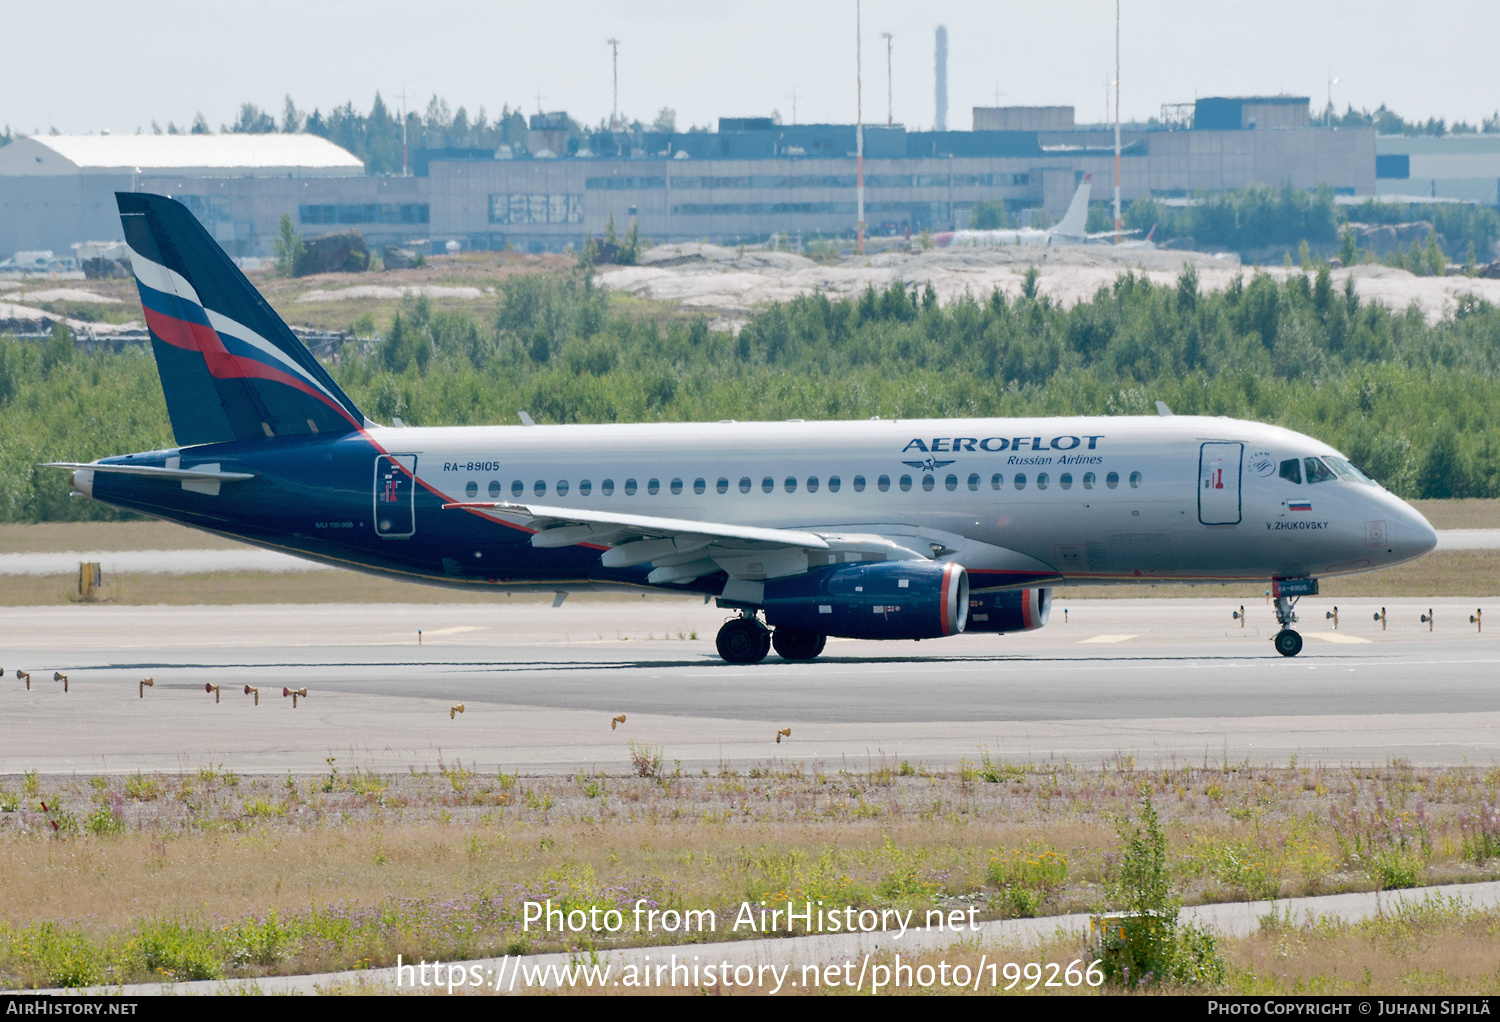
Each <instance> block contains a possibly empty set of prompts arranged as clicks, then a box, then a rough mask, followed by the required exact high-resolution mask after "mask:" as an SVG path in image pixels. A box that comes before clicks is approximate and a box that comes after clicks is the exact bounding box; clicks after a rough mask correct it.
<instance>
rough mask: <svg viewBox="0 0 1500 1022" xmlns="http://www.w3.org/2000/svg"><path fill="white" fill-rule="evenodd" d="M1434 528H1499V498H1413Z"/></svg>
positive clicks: (1413, 502) (1413, 504) (1414, 505)
mask: <svg viewBox="0 0 1500 1022" xmlns="http://www.w3.org/2000/svg"><path fill="white" fill-rule="evenodd" d="M1410 504H1411V506H1412V507H1414V508H1416V509H1417V510H1418V511H1420V512H1422V514H1423V515H1425V516H1426V518H1427V520H1428V521H1429V522H1431V523H1432V527H1433V528H1434V529H1500V500H1497V499H1496V498H1494V497H1465V498H1461V499H1459V500H1413V501H1410Z"/></svg>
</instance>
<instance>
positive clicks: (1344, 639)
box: [1302, 632, 1375, 645]
mask: <svg viewBox="0 0 1500 1022" xmlns="http://www.w3.org/2000/svg"><path fill="white" fill-rule="evenodd" d="M1302 637H1303V638H1304V639H1321V640H1323V641H1324V642H1336V643H1341V644H1345V645H1350V644H1353V643H1356V642H1374V641H1375V640H1374V639H1364V638H1361V637H1359V636H1358V635H1344V634H1343V633H1341V632H1309V633H1308V634H1305V635H1303V636H1302Z"/></svg>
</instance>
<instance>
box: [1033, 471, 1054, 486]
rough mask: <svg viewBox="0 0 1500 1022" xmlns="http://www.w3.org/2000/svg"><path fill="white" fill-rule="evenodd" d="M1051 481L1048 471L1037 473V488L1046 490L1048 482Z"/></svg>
mask: <svg viewBox="0 0 1500 1022" xmlns="http://www.w3.org/2000/svg"><path fill="white" fill-rule="evenodd" d="M1049 482H1051V480H1050V479H1048V478H1047V473H1045V472H1038V473H1037V477H1036V488H1037V489H1039V490H1045V489H1046V488H1047V484H1048V483H1049Z"/></svg>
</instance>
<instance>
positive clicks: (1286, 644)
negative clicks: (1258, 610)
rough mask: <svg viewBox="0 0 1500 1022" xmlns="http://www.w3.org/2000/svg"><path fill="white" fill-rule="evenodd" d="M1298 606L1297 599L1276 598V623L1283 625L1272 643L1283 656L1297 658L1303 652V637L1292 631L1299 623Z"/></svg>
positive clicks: (1288, 597)
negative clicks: (1296, 608)
mask: <svg viewBox="0 0 1500 1022" xmlns="http://www.w3.org/2000/svg"><path fill="white" fill-rule="evenodd" d="M1296 606H1297V598H1296V597H1291V596H1277V597H1276V622H1277V624H1279V625H1281V631H1279V632H1277V633H1276V637H1275V638H1274V639H1272V640H1271V642H1272V643H1273V644H1274V645H1275V646H1276V652H1278V653H1280V654H1281V655H1282V656H1296V655H1297V654H1298V653H1301V652H1302V636H1301V635H1298V634H1297V633H1296V632H1294V631H1292V625H1293V624H1295V623H1296V621H1297V614H1296V612H1295V610H1294V608H1295V607H1296Z"/></svg>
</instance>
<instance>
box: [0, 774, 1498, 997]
mask: <svg viewBox="0 0 1500 1022" xmlns="http://www.w3.org/2000/svg"><path fill="white" fill-rule="evenodd" d="M646 751H647V752H652V753H659V750H646ZM654 758H655V756H648V757H646V758H645V762H647V763H648V765H649V764H650V763H651V762H652V761H653V759H654ZM668 762H670V760H668ZM336 766H337V763H336V762H335V763H332V764H330V772H329V774H328V775H327V776H324V777H315V778H300V779H299V778H293V777H235V776H234V775H232V774H228V773H224V772H220V771H216V770H213V769H204V770H200V771H198V772H196V773H187V774H180V775H166V774H163V775H147V776H139V775H134V776H129V777H98V778H87V779H85V778H76V777H36V776H34V775H28V776H26V777H7V778H0V983H3V982H4V981H5V980H6V978H7V975H8V976H9V977H10V979H11V980H12V981H20V982H33V981H35V982H42V980H43V979H44V978H45V977H44V976H43V972H45V970H46V969H47V968H52V969H54V970H55V969H59V968H62V966H59V965H57V964H56V962H55V961H54V959H55V958H56V955H53V957H51V958H49V957H47V956H46V955H40V954H39V955H37V956H34V957H35V959H36V960H32V959H26V960H24V961H23V960H22V959H21V958H20V957H18V956H19V955H20V954H21V952H20V951H19V950H18V949H19V948H23V947H31V946H33V945H37V944H39V943H45V941H42V939H41V937H40V936H38V935H39V934H44V931H45V934H50V935H51V936H48V937H47V939H48V940H51V941H52V943H53V944H56V943H58V940H60V939H61V938H58V937H56V934H59V933H60V934H64V935H68V934H71V935H74V936H72V937H68V939H69V940H73V941H74V943H76V944H78V945H79V946H85V947H87V948H92V949H94V950H92V951H90V952H89V953H90V954H93V955H95V956H96V957H97V958H98V960H99V961H101V962H103V961H106V960H107V961H110V962H115V964H114V965H109V966H108V968H114V969H117V970H119V971H117V972H115V973H108V972H104V971H101V972H99V973H98V974H99V975H115V976H116V977H124V978H129V977H130V976H137V975H139V967H138V966H132V965H129V964H128V963H130V962H133V961H136V959H132V958H130V954H132V953H133V952H130V951H129V948H130V947H134V946H135V945H133V944H131V943H130V941H131V940H133V939H134V938H131V937H129V935H130V934H131V933H133V932H142V931H143V928H145V927H148V926H151V927H157V928H158V929H160V928H161V927H169V928H175V929H173V932H174V933H177V934H178V936H179V937H181V938H182V940H184V941H186V940H187V937H191V941H188V943H193V942H196V943H195V944H194V946H195V947H197V948H198V952H196V953H198V954H199V955H200V958H202V959H203V960H208V961H212V962H217V963H218V964H217V965H215V966H214V968H215V969H217V970H218V972H217V973H210V974H237V975H254V974H258V973H259V974H264V973H265V972H266V971H267V970H270V971H273V972H306V971H321V970H333V969H338V968H348V967H351V965H353V964H356V963H358V962H366V961H367V962H371V963H375V964H380V963H386V962H390V961H393V960H394V957H395V955H396V954H398V953H400V954H403V955H406V956H407V957H426V958H427V959H429V960H431V959H432V958H434V957H442V958H445V959H448V960H452V959H454V958H457V957H478V956H483V955H488V954H501V953H516V952H525V951H545V950H561V949H564V948H565V947H567V946H568V945H569V944H576V943H578V942H579V941H583V942H584V943H586V944H590V945H592V946H597V947H607V946H611V944H617V943H622V942H623V943H639V942H640V941H641V939H642V938H641V937H639V936H636V935H634V934H632V933H631V932H630V931H629V930H628V929H627V931H626V932H625V933H624V934H622V935H620V936H616V937H610V936H607V935H602V934H600V935H595V936H593V937H590V936H589V935H586V934H585V935H582V936H577V935H572V936H568V937H567V938H566V942H565V941H564V940H563V939H562V938H560V937H558V936H557V935H553V936H551V937H547V936H545V935H538V934H536V933H535V932H532V933H526V932H523V930H522V927H521V905H522V902H523V901H525V900H526V899H536V900H541V899H545V898H552V899H553V900H554V902H557V903H559V904H564V905H569V906H574V907H587V906H590V905H600V906H606V907H616V906H618V907H620V908H622V909H624V910H627V911H628V910H629V909H630V907H631V906H633V905H634V904H635V902H636V900H637V899H640V898H645V899H648V900H649V901H650V902H652V903H654V904H657V905H660V906H664V907H674V908H679V909H682V908H711V909H714V910H715V911H717V912H718V913H719V914H720V918H721V919H725V920H727V919H730V918H732V917H733V912H734V909H735V908H736V907H737V906H738V904H739V903H740V902H741V901H742V900H744V899H750V900H752V901H755V900H758V899H762V898H763V899H766V900H767V901H770V902H776V901H782V900H786V899H793V900H797V901H801V900H804V899H811V900H813V901H815V902H816V901H818V900H823V901H824V902H825V903H828V904H833V905H853V906H856V907H884V906H906V907H915V908H930V907H941V908H951V907H967V906H968V905H970V904H976V905H978V906H979V908H980V918H995V917H1002V916H1014V915H1045V914H1053V913H1059V912H1065V911H1079V910H1088V909H1097V908H1101V907H1107V906H1108V905H1109V904H1111V898H1112V896H1111V894H1110V891H1111V890H1112V887H1111V884H1112V878H1113V876H1114V872H1113V871H1114V869H1115V866H1114V863H1115V862H1116V861H1117V858H1116V856H1117V853H1118V847H1119V846H1118V836H1117V823H1118V821H1119V820H1120V819H1121V818H1122V817H1123V816H1125V815H1127V814H1129V812H1130V811H1131V809H1132V807H1133V806H1134V804H1135V802H1136V800H1137V798H1138V797H1139V794H1140V793H1141V792H1142V791H1150V792H1152V797H1153V799H1154V801H1155V804H1156V806H1157V809H1158V811H1159V812H1160V813H1161V816H1162V819H1163V821H1164V824H1165V826H1166V831H1167V835H1168V838H1169V841H1170V854H1171V862H1172V870H1173V874H1174V876H1175V879H1176V884H1177V888H1178V890H1179V891H1180V892H1181V893H1182V895H1183V896H1184V897H1185V898H1186V899H1187V900H1188V901H1189V902H1194V901H1219V900H1242V899H1245V898H1262V897H1271V896H1276V895H1281V896H1295V895H1300V894H1308V893H1329V892H1336V891H1348V890H1370V889H1373V888H1376V887H1389V886H1410V885H1412V884H1418V883H1436V882H1444V881H1455V880H1477V879H1488V878H1491V877H1494V876H1496V875H1500V817H1497V816H1495V809H1494V803H1495V800H1496V796H1497V792H1500V771H1497V770H1491V771H1489V772H1484V771H1481V770H1478V769H1475V768H1446V769H1432V770H1416V769H1412V768H1409V767H1406V766H1404V765H1403V764H1400V763H1395V764H1392V765H1389V766H1387V767H1385V768H1359V769H1350V768H1338V769H1330V768H1323V767H1312V768H1306V767H1287V768H1283V769H1252V768H1249V767H1241V766H1234V765H1229V766H1225V765H1222V764H1219V765H1214V764H1205V765H1203V766H1201V767H1188V766H1183V767H1177V768H1172V769H1165V770H1150V771H1147V770H1137V769H1136V768H1135V766H1134V763H1133V761H1132V760H1130V759H1129V758H1128V757H1120V758H1118V759H1117V760H1116V762H1115V763H1114V764H1113V765H1112V766H1110V767H1107V768H1105V769H1102V770H1079V769H1073V768H1071V767H1068V766H1066V765H1058V764H1041V765H1034V764H1023V763H1015V764H1007V763H1001V762H997V761H993V760H991V759H990V758H989V757H988V756H987V755H981V756H979V757H977V759H976V761H974V762H969V763H965V764H962V765H960V767H959V768H958V769H957V770H955V771H952V772H943V773H930V772H927V771H924V770H922V769H921V768H920V767H919V766H914V765H911V764H896V763H879V764H871V765H870V766H869V767H868V768H867V769H866V770H863V771H849V770H837V769H832V768H825V767H823V766H821V765H811V766H809V765H806V764H801V763H786V762H783V763H775V764H766V765H764V766H762V767H758V768H756V769H753V770H751V771H749V772H747V773H736V772H732V771H724V772H721V773H720V774H719V775H717V776H708V775H706V774H705V775H702V776H698V777H685V776H678V775H676V774H674V773H670V772H668V773H661V772H659V771H656V768H655V767H652V768H651V769H650V770H648V771H647V774H648V775H647V776H635V775H632V776H628V777H622V776H603V775H598V774H588V773H583V772H580V773H579V774H578V775H576V776H574V777H535V778H533V777H516V776H514V775H503V774H493V773H490V774H481V773H476V772H473V771H471V770H468V769H464V768H462V767H455V768H452V769H444V770H442V771H440V772H439V773H437V774H425V773H424V774H415V773H412V774H407V775H396V776H388V777H374V776H371V775H366V774H361V773H358V772H356V773H354V774H352V775H351V774H346V773H341V772H337V771H335V770H334V769H333V768H334V767H336ZM653 771H656V772H653ZM43 802H45V803H47V805H48V807H49V810H50V812H49V813H47V814H44V813H42V812H41V810H40V805H41V804H42V803H43ZM1486 812H1488V813H1489V817H1488V819H1489V821H1490V822H1489V823H1483V822H1482V821H1481V814H1483V813H1486ZM49 820H51V821H57V822H59V825H60V830H59V831H58V833H57V834H56V835H54V834H53V832H52V830H51V828H50V824H49ZM1485 834H1487V835H1489V836H1488V837H1487V838H1485V839H1484V841H1480V840H1479V838H1480V836H1482V835H1485ZM1047 853H1051V856H1050V859H1049V858H1048V855H1047ZM1044 861H1050V862H1051V863H1052V864H1053V865H1052V866H1051V867H1049V868H1043V867H1042V865H1039V864H1041V863H1043V862H1044ZM1059 863H1061V868H1060V869H1059V868H1057V865H1058V864H1059ZM268 920H269V922H268ZM1424 925H1425V924H1424ZM1473 925H1478V924H1477V923H1475V924H1473ZM268 926H270V927H271V928H272V929H276V928H277V927H279V928H280V929H279V930H277V932H278V933H280V934H281V937H280V938H278V939H279V941H280V942H279V943H275V945H274V946H275V948H279V949H280V950H276V951H274V953H272V952H267V951H264V950H262V951H258V952H256V955H258V956H259V957H255V960H254V961H253V962H252V961H250V960H248V959H247V960H240V959H238V958H234V957H233V954H234V953H237V952H234V953H231V951H230V950H226V949H228V948H233V947H238V946H239V944H236V943H235V942H237V941H238V942H241V943H243V942H244V941H245V940H248V939H250V938H247V937H245V936H244V934H245V933H246V932H249V931H255V932H262V931H264V930H266V928H267V927H268ZM1464 926H1466V927H1468V926H1470V923H1467V922H1466V923H1464ZM38 927H43V928H44V930H39V929H38ZM726 929H727V924H725V925H721V927H720V929H719V931H718V932H717V933H711V934H704V935H702V936H701V937H700V938H698V939H725V938H726V937H728V936H734V934H731V933H726V932H725V930H726ZM1320 932H1321V931H1320ZM1455 932H1457V931H1455ZM1487 932H1492V931H1487ZM1463 933H1467V934H1469V937H1463V936H1462V934H1459V935H1458V936H1455V937H1454V938H1453V939H1454V940H1461V938H1462V939H1472V934H1473V931H1472V929H1466V930H1463ZM183 934H186V935H187V937H183V936H182V935H183ZM288 935H290V936H288ZM739 936H746V934H739ZM1325 937H1326V939H1328V940H1334V939H1338V940H1346V941H1349V940H1356V937H1357V935H1356V937H1349V936H1348V935H1347V934H1346V935H1343V936H1339V935H1337V934H1334V935H1331V936H1330V935H1327V934H1324V935H1322V936H1319V938H1318V939H1320V940H1321V939H1324V938H1325ZM256 939H257V940H262V938H256ZM645 939H647V940H649V941H653V942H673V941H681V940H683V939H686V938H684V937H682V936H680V935H678V936H675V937H674V936H671V935H665V934H660V933H658V934H654V935H646V936H645ZM1299 939H1301V938H1299ZM1444 939H1445V940H1446V939H1447V938H1444ZM28 941H29V942H30V943H28ZM1356 942H1357V941H1356ZM252 943H254V942H253V941H252ZM262 943H264V941H263V940H262ZM47 946H48V947H51V946H52V945H50V944H49V945H47ZM256 946H257V947H260V946H261V945H260V944H257V945H256ZM1272 946H1273V945H1271V944H1264V942H1263V943H1262V944H1255V943H1254V942H1253V941H1252V942H1251V943H1250V944H1247V947H1248V948H1249V950H1247V951H1245V953H1244V956H1243V957H1244V961H1245V962H1248V963H1250V964H1247V965H1245V966H1244V968H1242V969H1241V970H1240V973H1244V971H1245V969H1248V970H1250V973H1252V974H1253V975H1254V976H1255V977H1271V978H1266V979H1265V982H1267V983H1270V982H1273V981H1275V982H1280V981H1279V980H1275V979H1274V976H1271V973H1270V972H1267V968H1268V967H1262V966H1259V965H1256V964H1255V962H1257V961H1259V960H1260V959H1255V958H1254V955H1257V954H1259V955H1261V956H1262V958H1264V957H1265V956H1266V955H1268V954H1270V953H1271V952H1269V951H1265V950H1264V948H1268V947H1272ZM1349 946H1350V947H1353V944H1350V945H1349ZM1447 946H1448V945H1446V944H1444V945H1441V946H1439V945H1436V944H1435V945H1434V947H1439V950H1437V951H1434V952H1433V957H1432V961H1439V960H1441V954H1442V953H1444V952H1443V951H1442V950H1441V948H1442V947H1447ZM1307 947H1308V948H1309V949H1310V950H1305V951H1304V950H1298V951H1297V954H1298V955H1302V956H1303V957H1302V958H1299V959H1297V960H1296V962H1294V963H1292V964H1291V965H1287V964H1286V963H1282V965H1278V968H1282V967H1283V966H1284V968H1283V973H1284V976H1292V975H1294V973H1295V971H1296V969H1300V968H1303V965H1301V964H1297V963H1302V962H1305V963H1306V967H1308V968H1312V967H1314V966H1316V965H1318V964H1319V963H1320V962H1326V961H1334V960H1337V961H1340V962H1342V959H1337V958H1336V956H1335V957H1330V955H1331V954H1332V953H1331V952H1330V951H1328V949H1327V948H1326V947H1324V946H1322V945H1315V944H1314V943H1312V942H1310V938H1309V939H1308V942H1307ZM1257 949H1260V950H1257ZM1278 953H1279V952H1278ZM1372 953H1374V952H1372ZM1380 953H1386V952H1384V951H1382V952H1380ZM1348 955H1353V951H1349V952H1347V954H1346V957H1347V956H1348ZM111 956H113V957H111ZM204 956H206V957H204ZM215 956H217V957H215ZM1070 957H1073V956H1070ZM1282 957H1286V956H1285V955H1283V956H1282ZM1351 960H1352V959H1351ZM38 961H40V962H42V963H43V964H37V962H38ZM1421 961H1422V962H1426V961H1427V959H1425V958H1423V959H1421ZM47 962H52V963H53V964H51V965H47V964H46V963H47ZM256 962H259V964H258V965H257V964H255V963H256ZM122 963H123V964H122ZM1293 966H1295V968H1293ZM1419 967H1420V968H1422V969H1425V968H1426V965H1420V966H1419ZM98 968H99V969H100V970H104V969H105V968H106V967H105V966H103V965H100V966H99V967H98ZM132 968H134V969H135V970H136V971H135V972H131V971H130V970H131V969H132ZM1342 968H1343V966H1342V964H1341V965H1340V969H1341V970H1342ZM1353 968H1354V967H1353V966H1351V969H1353ZM1359 968H1361V969H1362V966H1360V967H1359ZM1455 968H1456V967H1455ZM1464 968H1467V966H1464ZM38 970H41V971H38ZM1232 974H1233V975H1239V973H1232ZM1389 974H1390V970H1389V969H1387V970H1386V971H1385V972H1384V973H1379V974H1378V975H1382V976H1386V975H1389ZM1451 974H1452V975H1457V974H1458V973H1456V972H1455V973H1451ZM1277 975H1282V974H1281V973H1278V974H1277ZM1339 975H1341V976H1357V975H1359V973H1358V972H1357V971H1355V972H1342V971H1341V972H1340V973H1339ZM1465 975H1467V973H1465ZM46 976H54V978H55V975H54V973H46ZM1235 982H1241V981H1239V980H1237V981H1235ZM1243 982H1249V981H1248V980H1244V981H1243ZM1257 982H1259V980H1257ZM1288 982H1290V980H1289V981H1288ZM1434 982H1438V980H1435V981H1434ZM1443 982H1446V981H1443ZM1276 989H1282V988H1281V987H1276ZM1449 989H1451V987H1450V988H1449Z"/></svg>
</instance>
